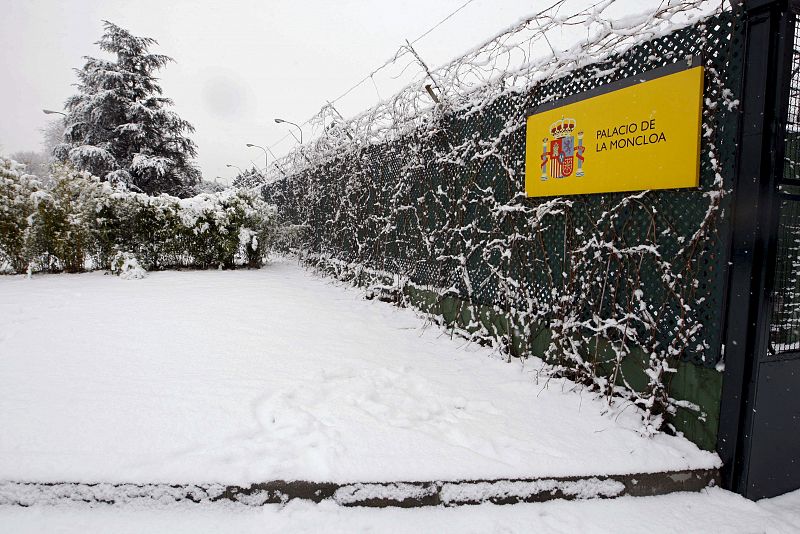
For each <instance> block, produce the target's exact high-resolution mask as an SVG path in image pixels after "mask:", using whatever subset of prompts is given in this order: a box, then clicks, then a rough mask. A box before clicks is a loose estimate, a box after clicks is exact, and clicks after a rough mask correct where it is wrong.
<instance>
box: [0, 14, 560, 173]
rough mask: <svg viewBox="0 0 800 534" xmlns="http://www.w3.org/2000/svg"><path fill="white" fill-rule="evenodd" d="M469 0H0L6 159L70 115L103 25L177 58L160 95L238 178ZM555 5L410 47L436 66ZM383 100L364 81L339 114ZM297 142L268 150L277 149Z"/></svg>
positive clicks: (470, 25) (449, 26)
mask: <svg viewBox="0 0 800 534" xmlns="http://www.w3.org/2000/svg"><path fill="white" fill-rule="evenodd" d="M465 1H466V0H435V1H432V0H395V1H391V2H390V1H388V0H384V1H378V0H374V1H367V0H335V1H327V2H326V1H322V0H296V1H288V0H261V1H259V0H231V1H227V2H226V1H223V0H215V1H213V2H210V1H189V0H135V1H130V0H127V1H126V0H72V1H56V0H26V1H22V0H0V4H2V5H1V6H0V13H2V15H3V16H2V17H0V45H2V46H0V72H2V73H3V76H2V83H0V153H3V154H9V153H11V152H15V151H18V150H38V149H39V147H40V143H41V135H40V133H39V129H40V128H42V127H43V126H44V124H45V123H46V121H47V120H48V119H49V117H48V116H46V115H44V114H43V113H42V111H41V110H42V108H49V109H56V110H61V109H62V104H63V102H64V100H65V99H66V98H67V97H68V96H69V95H71V94H73V92H74V88H73V87H72V86H71V84H73V83H74V82H75V81H76V78H75V74H74V72H73V70H72V69H74V68H78V67H81V66H82V65H83V60H82V56H86V55H94V56H98V55H101V53H100V51H99V50H98V48H97V47H96V46H95V45H94V44H93V43H94V42H96V41H97V40H98V39H99V37H100V35H101V33H102V24H101V19H108V20H110V21H112V22H114V23H116V24H118V25H120V26H122V27H124V28H127V29H128V30H130V31H131V32H132V33H134V34H135V35H140V36H148V37H153V38H155V39H157V40H158V42H159V46H157V47H155V48H154V49H153V51H156V52H160V53H164V54H167V55H169V56H172V57H173V58H174V59H175V60H176V63H174V64H171V65H169V66H168V67H167V68H166V69H165V70H163V71H161V73H160V76H161V79H162V87H163V89H164V93H165V95H166V96H168V97H170V98H172V99H174V100H175V104H176V105H175V107H174V110H175V111H176V112H178V113H179V114H180V115H181V116H182V117H183V118H184V119H186V120H188V121H189V122H191V123H192V124H194V126H195V127H196V129H197V131H196V133H195V134H194V135H193V136H192V138H193V139H194V140H195V142H196V143H197V145H198V152H199V155H198V160H197V162H198V164H199V165H200V167H201V169H202V171H203V174H204V178H205V179H209V180H213V179H214V178H215V177H216V176H220V177H222V179H223V181H229V180H230V179H231V178H232V177H233V176H234V175H235V174H236V169H232V168H226V166H225V165H226V164H228V163H230V164H233V165H238V166H240V167H242V168H244V167H247V166H250V165H251V164H252V163H256V164H257V165H259V166H263V162H264V154H263V152H262V151H260V150H258V149H255V148H246V147H245V143H253V144H258V145H273V144H274V143H275V142H276V141H278V140H279V139H281V138H282V137H284V136H285V135H286V133H287V127H286V125H279V124H275V123H274V122H273V118H275V117H281V118H284V119H287V120H290V121H293V122H296V123H302V122H304V121H305V120H306V119H308V118H309V117H310V116H311V115H313V114H314V113H316V112H317V111H318V110H319V108H320V107H321V106H322V105H323V104H324V103H325V100H328V99H333V98H335V97H336V96H339V95H340V94H341V93H343V92H344V91H345V90H346V89H347V88H349V87H350V86H351V85H353V84H354V83H355V82H357V81H358V80H360V79H361V78H362V77H364V76H365V75H366V74H368V73H369V72H370V71H371V70H372V69H374V68H375V67H376V66H378V65H380V64H381V63H383V62H384V61H385V60H386V59H388V58H389V57H390V56H392V55H393V54H394V53H395V52H396V51H397V49H398V48H399V46H400V45H401V44H403V43H404V40H405V39H409V40H413V39H415V38H416V37H418V36H419V35H421V34H422V33H423V32H424V31H426V30H427V29H429V28H430V27H431V26H433V25H434V24H436V23H437V22H439V21H440V20H441V19H443V18H444V17H445V16H447V15H448V14H449V13H451V12H452V11H454V10H455V9H457V8H458V7H459V6H461V5H462V4H464V2H465ZM551 3H552V0H474V1H473V2H472V3H470V4H469V5H467V6H466V7H465V8H464V9H463V10H461V11H459V12H458V13H457V14H456V15H454V16H453V17H452V18H451V19H449V20H448V21H447V22H445V23H444V24H442V25H441V26H440V27H439V28H438V29H436V30H435V31H434V32H432V33H431V34H430V35H428V36H427V37H426V38H425V39H423V40H421V41H420V42H419V43H417V44H416V45H415V48H416V49H417V51H418V52H419V53H420V55H421V56H422V57H423V59H425V61H426V62H427V63H428V64H429V65H431V66H435V65H439V64H441V63H444V62H446V61H448V60H450V59H451V58H453V57H455V56H458V55H460V54H461V53H462V52H463V51H464V50H467V49H469V48H472V47H473V46H475V45H476V44H478V43H479V42H480V41H482V40H484V39H486V38H487V37H490V36H491V35H493V34H495V33H497V32H498V31H499V30H500V29H502V28H504V27H506V26H509V25H511V24H512V23H514V22H516V21H517V20H518V19H519V18H521V17H523V16H524V15H527V14H529V13H532V12H534V11H538V10H539V9H541V8H543V7H545V6H546V5H549V4H551ZM404 66H405V65H404V64H403V65H398V66H396V67H395V68H394V69H393V70H392V69H389V70H387V71H386V72H385V73H382V75H381V76H376V83H377V85H378V91H380V94H381V96H382V97H383V98H386V97H387V96H389V95H391V94H392V93H393V92H394V91H395V90H397V89H398V88H400V87H401V86H402V85H405V83H407V82H408V81H410V79H411V78H413V77H414V76H416V74H417V73H418V72H419V71H418V70H416V68H415V67H413V66H412V67H410V68H408V69H406V70H405V71H403V67H404ZM401 72H402V73H403V74H402V75H401V76H400V77H399V78H397V79H392V78H391V76H393V75H398V74H399V73H401ZM377 99H378V96H377V94H376V89H375V87H374V86H373V85H372V84H371V83H367V84H364V85H363V86H362V87H360V89H359V90H358V91H355V92H354V93H353V94H351V95H349V96H348V97H347V98H345V99H343V100H342V101H341V102H338V103H337V108H338V109H339V111H340V112H341V113H342V114H343V115H345V116H350V115H353V114H355V113H357V112H358V111H361V110H362V109H365V108H367V107H369V106H371V105H373V104H374V103H375V102H376V101H377ZM306 133H307V134H310V131H308V130H307V132H306ZM290 143H294V140H293V139H292V138H291V137H290V138H288V139H286V140H284V141H282V142H281V143H279V144H278V145H277V146H275V147H273V151H274V152H275V153H276V155H278V156H280V155H281V154H283V153H285V152H286V151H287V150H288V149H289V148H291V144H290ZM270 159H271V157H270ZM251 162H252V163H251Z"/></svg>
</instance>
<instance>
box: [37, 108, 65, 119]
mask: <svg viewBox="0 0 800 534" xmlns="http://www.w3.org/2000/svg"><path fill="white" fill-rule="evenodd" d="M42 113H44V114H45V115H64V117H65V118H66V116H67V114H66V113H62V112H61V111H53V110H52V109H43V110H42Z"/></svg>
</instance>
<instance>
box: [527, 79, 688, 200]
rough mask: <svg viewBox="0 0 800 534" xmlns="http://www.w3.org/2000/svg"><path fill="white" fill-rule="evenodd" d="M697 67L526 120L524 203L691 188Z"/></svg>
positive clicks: (554, 109)
mask: <svg viewBox="0 0 800 534" xmlns="http://www.w3.org/2000/svg"><path fill="white" fill-rule="evenodd" d="M702 98H703V67H695V68H691V69H686V70H683V71H681V72H677V73H675V74H668V75H666V76H662V77H660V78H656V79H653V80H650V81H646V82H642V83H637V84H636V85H632V86H629V87H625V88H623V89H618V90H616V91H612V92H608V93H605V94H601V95H599V96H594V97H590V98H586V99H584V100H580V101H578V102H575V103H572V104H565V105H562V106H559V107H555V108H553V109H548V110H547V111H542V112H538V113H536V114H534V115H531V116H530V117H528V121H527V129H526V145H525V190H526V192H527V194H528V196H529V197H547V196H561V195H579V194H585V193H607V192H614V191H640V190H644V189H674V188H681V187H697V186H698V185H699V180H700V165H699V163H700V124H701V115H700V114H701V108H702Z"/></svg>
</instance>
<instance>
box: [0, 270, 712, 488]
mask: <svg viewBox="0 0 800 534" xmlns="http://www.w3.org/2000/svg"><path fill="white" fill-rule="evenodd" d="M422 325H423V322H422V321H421V320H420V319H419V318H418V317H417V316H416V315H415V314H414V312H412V311H410V310H403V309H398V308H396V307H393V306H391V305H388V304H385V303H382V302H371V301H366V300H364V299H363V297H362V293H361V292H360V291H358V290H356V289H353V288H344V287H340V286H336V285H333V284H332V283H330V281H328V280H325V279H321V278H318V277H316V276H315V275H313V274H311V273H310V272H309V271H306V270H304V269H302V268H301V267H299V266H297V265H296V264H293V263H291V262H288V261H286V262H276V263H273V264H272V265H270V266H268V267H266V268H264V269H262V270H258V271H234V272H223V271H190V272H156V273H151V274H150V275H149V276H148V277H147V278H145V279H142V280H122V279H120V278H118V277H114V276H107V275H104V274H103V273H100V272H96V273H88V274H80V275H44V276H34V277H33V279H30V280H28V279H25V278H24V277H0V391H2V394H1V395H0V428H1V429H2V432H0V480H16V481H69V482H151V483H152V482H172V483H209V482H214V483H227V484H250V483H253V482H262V481H268V480H274V479H282V480H297V479H300V480H310V481H330V482H366V481H376V482H377V481H403V480H405V481H408V480H457V479H492V478H502V477H510V478H519V477H539V476H559V475H595V474H598V475H602V474H623V473H636V472H651V471H661V470H680V469H686V468H703V467H712V466H716V465H717V463H718V458H717V456H716V455H714V454H711V453H707V452H704V451H701V450H699V449H698V448H697V447H696V446H695V445H693V444H692V443H690V442H689V441H687V440H685V439H682V438H678V437H672V436H667V435H659V436H656V437H655V438H654V439H647V438H643V437H640V436H639V435H638V434H637V433H636V432H635V431H634V430H633V428H634V427H635V426H636V424H637V421H636V415H635V410H634V409H633V408H629V409H627V410H625V411H623V412H622V413H617V414H614V415H613V416H612V415H608V414H604V413H603V412H604V410H605V408H606V407H605V405H604V403H603V402H601V401H598V400H595V399H593V398H592V397H591V395H589V394H587V393H585V392H583V393H582V392H581V391H574V390H572V389H573V388H569V387H568V385H565V384H564V383H563V382H560V381H556V380H553V381H550V382H547V381H545V380H541V379H539V380H538V381H537V377H538V366H537V365H536V364H535V363H530V362H529V364H528V365H527V367H523V366H522V365H521V364H520V363H519V362H512V363H506V362H504V361H500V360H498V359H496V358H493V357H491V353H490V351H489V350H488V349H485V348H481V347H477V346H474V345H466V344H465V343H464V341H463V340H457V339H450V338H449V337H448V336H447V335H446V334H445V333H443V332H442V331H441V330H439V329H438V328H436V327H430V328H427V329H422V328H421V327H422Z"/></svg>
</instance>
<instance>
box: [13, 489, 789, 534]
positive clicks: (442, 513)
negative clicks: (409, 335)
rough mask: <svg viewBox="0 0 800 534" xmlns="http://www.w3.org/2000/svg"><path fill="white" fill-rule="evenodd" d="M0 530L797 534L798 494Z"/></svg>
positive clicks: (35, 522) (105, 513) (265, 511)
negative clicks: (763, 498)
mask: <svg viewBox="0 0 800 534" xmlns="http://www.w3.org/2000/svg"><path fill="white" fill-rule="evenodd" d="M0 532H2V533H3V534H5V533H9V534H11V533H13V534H28V533H31V534H32V533H50V532H59V533H61V534H89V533H98V534H101V533H102V534H105V533H108V532H114V533H115V534H126V533H142V532H169V533H170V534H184V533H186V534H205V533H209V534H218V533H220V532H236V533H239V534H249V533H253V534H256V533H257V534H267V533H281V534H284V533H287V532H291V533H301V532H308V533H314V534H316V533H319V532H325V533H339V532H341V533H346V534H353V533H357V532H373V533H387V534H404V533H408V534H423V533H435V534H448V533H452V534H471V533H475V534H492V533H498V534H500V533H502V534H511V533H520V534H523V533H524V534H529V533H532V532H534V533H548V534H575V533H580V534H600V533H602V534H641V533H642V532H646V533H647V534H675V533H680V534H765V533H767V534H796V533H797V532H800V491H796V492H794V493H791V494H788V495H784V496H781V497H776V498H774V499H769V500H766V501H760V502H758V503H754V502H751V501H748V500H746V499H744V498H743V497H740V496H739V495H736V494H734V493H730V492H727V491H724V490H721V489H719V488H709V489H708V490H705V491H703V492H700V493H673V494H670V495H662V496H659V497H620V498H618V499H610V500H607V499H592V500H586V501H550V502H544V503H535V504H515V505H507V506H495V505H492V504H482V505H480V506H459V507H455V508H442V507H427V508H412V509H402V508H383V509H379V508H343V507H340V506H337V505H336V504H333V503H330V502H327V503H322V504H318V505H317V504H313V503H310V502H308V501H300V500H297V501H291V502H289V503H288V504H287V505H286V506H278V505H267V506H264V507H260V508H248V507H244V506H240V505H232V506H229V505H225V504H221V503H220V504H215V505H173V506H156V507H152V506H148V507H129V506H106V505H100V506H93V507H89V506H83V505H70V506H33V507H31V508H22V507H18V506H0Z"/></svg>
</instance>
